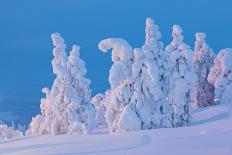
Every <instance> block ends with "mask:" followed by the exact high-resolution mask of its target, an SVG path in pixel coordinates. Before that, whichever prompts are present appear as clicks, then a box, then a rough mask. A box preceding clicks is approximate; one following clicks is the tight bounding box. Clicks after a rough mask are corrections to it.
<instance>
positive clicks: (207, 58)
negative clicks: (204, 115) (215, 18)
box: [192, 33, 215, 108]
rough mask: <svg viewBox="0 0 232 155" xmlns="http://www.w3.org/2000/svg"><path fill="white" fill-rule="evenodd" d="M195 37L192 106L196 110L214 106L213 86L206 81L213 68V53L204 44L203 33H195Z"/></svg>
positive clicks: (204, 35) (204, 36)
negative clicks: (194, 81)
mask: <svg viewBox="0 0 232 155" xmlns="http://www.w3.org/2000/svg"><path fill="white" fill-rule="evenodd" d="M195 36H196V41H195V51H194V53H193V62H194V68H195V72H196V74H197V82H196V84H195V86H194V91H195V94H196V96H195V98H194V100H193V104H192V106H193V107H195V108H197V107H205V106H209V105H214V104H215V102H214V86H213V85H212V84H209V83H208V81H207V77H208V74H209V70H210V68H211V67H212V66H213V62H214V53H213V51H212V49H211V48H209V46H208V45H207V44H206V43H205V38H206V34H205V33H196V35H195Z"/></svg>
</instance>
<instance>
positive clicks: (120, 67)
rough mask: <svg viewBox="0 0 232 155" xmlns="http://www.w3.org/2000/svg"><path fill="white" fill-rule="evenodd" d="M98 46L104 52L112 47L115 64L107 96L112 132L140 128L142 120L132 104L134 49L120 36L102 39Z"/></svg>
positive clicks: (109, 124) (109, 122)
mask: <svg viewBox="0 0 232 155" xmlns="http://www.w3.org/2000/svg"><path fill="white" fill-rule="evenodd" d="M98 47H99V49H100V50H101V51H103V52H107V50H109V49H111V48H112V61H113V65H112V67H111V69H110V75H109V83H110V85H111V89H110V90H109V93H108V95H107V96H106V98H107V102H108V106H107V111H106V114H105V118H106V121H107V124H108V127H109V129H110V132H117V131H128V130H139V129H140V128H141V121H140V119H139V117H138V115H137V114H136V112H135V110H134V109H132V108H133V107H132V105H131V104H130V100H131V97H132V95H133V90H132V89H133V88H132V82H131V68H132V63H133V50H132V48H131V46H130V45H129V44H128V43H127V41H125V40H123V39H120V38H109V39H105V40H102V41H101V42H100V43H99V44H98Z"/></svg>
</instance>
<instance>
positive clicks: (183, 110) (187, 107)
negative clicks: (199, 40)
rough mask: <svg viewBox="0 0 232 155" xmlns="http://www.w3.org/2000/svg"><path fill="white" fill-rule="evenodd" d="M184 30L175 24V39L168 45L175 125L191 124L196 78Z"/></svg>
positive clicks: (171, 119)
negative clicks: (183, 33) (185, 41)
mask: <svg viewBox="0 0 232 155" xmlns="http://www.w3.org/2000/svg"><path fill="white" fill-rule="evenodd" d="M182 32H183V31H182V28H181V27H180V26H179V25H174V26H173V32H172V37H173V40H172V42H171V43H170V44H169V45H168V46H167V47H166V53H167V54H168V55H169V57H170V63H169V65H170V66H169V70H168V73H170V74H169V78H168V81H169V82H168V86H169V89H168V101H169V103H170V105H171V115H170V121H171V124H172V126H173V127H181V126H187V125H189V124H190V119H191V103H192V101H193V97H194V93H193V92H194V91H193V87H194V84H195V80H196V75H195V72H194V67H193V64H192V50H191V49H190V47H189V46H188V45H186V44H185V43H184V42H183V40H184V37H183V35H182Z"/></svg>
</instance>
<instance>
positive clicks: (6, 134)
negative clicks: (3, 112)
mask: <svg viewBox="0 0 232 155" xmlns="http://www.w3.org/2000/svg"><path fill="white" fill-rule="evenodd" d="M22 136H23V133H22V132H20V131H19V130H15V129H14V128H13V127H8V126H7V125H6V124H4V123H2V122H1V121H0V141H5V140H7V139H11V138H20V137H22Z"/></svg>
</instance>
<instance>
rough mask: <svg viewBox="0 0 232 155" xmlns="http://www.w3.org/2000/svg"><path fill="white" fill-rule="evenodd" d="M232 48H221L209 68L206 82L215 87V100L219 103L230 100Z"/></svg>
mask: <svg viewBox="0 0 232 155" xmlns="http://www.w3.org/2000/svg"><path fill="white" fill-rule="evenodd" d="M231 60H232V49H230V48H226V49H222V50H221V51H220V52H219V53H218V55H217V57H216V58H215V60H214V65H213V66H212V68H211V69H210V72H209V75H208V82H209V83H210V84H212V85H214V87H215V91H214V94H215V100H218V101H219V102H220V104H226V103H231V102H232V95H231V92H232V62H231Z"/></svg>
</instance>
